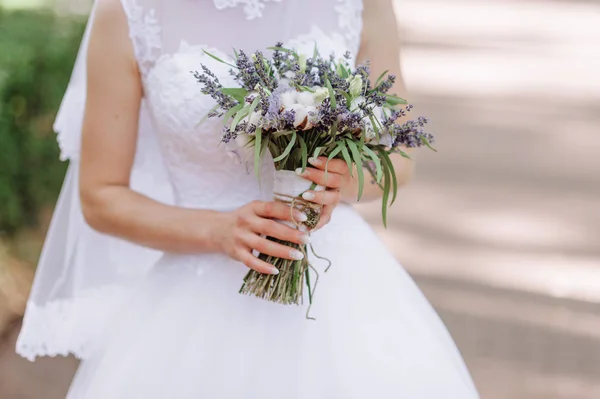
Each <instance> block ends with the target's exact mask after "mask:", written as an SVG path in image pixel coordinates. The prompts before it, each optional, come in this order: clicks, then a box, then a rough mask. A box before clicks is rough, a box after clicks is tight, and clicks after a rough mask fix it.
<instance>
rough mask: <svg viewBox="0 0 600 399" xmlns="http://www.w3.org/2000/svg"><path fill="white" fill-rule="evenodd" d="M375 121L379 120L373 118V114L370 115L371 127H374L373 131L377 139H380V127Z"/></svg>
mask: <svg viewBox="0 0 600 399" xmlns="http://www.w3.org/2000/svg"><path fill="white" fill-rule="evenodd" d="M375 119H377V118H375V117H373V113H369V120H370V121H371V126H373V130H375V134H376V135H377V138H379V126H378V125H377V123H376V122H375Z"/></svg>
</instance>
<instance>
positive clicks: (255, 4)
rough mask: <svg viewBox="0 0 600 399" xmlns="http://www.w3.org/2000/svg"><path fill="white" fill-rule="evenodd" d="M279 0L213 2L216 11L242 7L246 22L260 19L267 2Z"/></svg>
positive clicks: (227, 0) (221, 0) (226, 0)
mask: <svg viewBox="0 0 600 399" xmlns="http://www.w3.org/2000/svg"><path fill="white" fill-rule="evenodd" d="M280 1H281V0H213V3H214V4H215V7H216V8H217V9H218V10H224V9H226V8H234V7H237V6H239V5H242V4H243V5H244V14H246V18H247V19H248V20H251V19H255V18H260V17H262V10H263V8H265V3H267V2H280Z"/></svg>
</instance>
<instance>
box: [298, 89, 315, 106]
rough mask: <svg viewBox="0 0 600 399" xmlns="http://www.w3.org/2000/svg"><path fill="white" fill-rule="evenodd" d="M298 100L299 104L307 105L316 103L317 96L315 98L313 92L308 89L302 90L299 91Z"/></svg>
mask: <svg viewBox="0 0 600 399" xmlns="http://www.w3.org/2000/svg"><path fill="white" fill-rule="evenodd" d="M296 101H297V102H298V104H302V105H304V106H305V107H309V106H314V105H315V98H314V96H313V94H312V93H310V92H308V91H302V92H300V93H298V96H297V98H296Z"/></svg>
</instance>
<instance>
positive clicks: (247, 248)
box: [214, 201, 309, 274]
mask: <svg viewBox="0 0 600 399" xmlns="http://www.w3.org/2000/svg"><path fill="white" fill-rule="evenodd" d="M224 219H225V220H223V222H222V223H219V225H218V226H217V232H216V234H215V236H214V239H215V240H216V242H217V244H218V246H219V247H220V248H221V249H222V251H223V252H224V253H226V254H227V255H229V256H230V257H232V258H234V259H236V260H239V261H240V262H242V263H244V264H245V265H246V266H248V267H249V268H250V269H253V270H256V271H257V272H259V273H265V274H278V273H279V271H278V270H277V268H275V267H273V266H272V265H270V264H268V263H266V262H264V261H262V260H260V259H258V258H257V257H256V256H254V255H253V254H252V250H257V251H259V252H260V253H263V254H265V255H271V256H276V257H278V258H283V259H294V260H300V259H302V258H303V257H304V255H303V254H302V252H300V251H297V250H295V249H292V248H290V247H288V246H287V245H282V244H278V243H276V242H274V241H270V240H267V239H266V238H264V237H263V236H261V235H264V236H268V237H272V238H277V239H279V240H282V241H289V242H294V243H297V244H307V243H308V241H309V237H308V235H307V234H306V233H304V232H301V231H299V230H296V229H293V228H291V227H288V226H286V225H284V224H282V223H278V222H277V221H275V220H274V219H277V220H282V221H292V215H291V212H290V207H289V206H288V205H286V204H283V203H279V202H264V201H253V202H251V203H249V204H247V205H244V206H242V207H241V208H238V209H236V210H235V211H232V212H228V213H225V214H224ZM294 219H295V220H296V221H304V220H306V215H305V214H303V213H302V212H300V211H298V210H294Z"/></svg>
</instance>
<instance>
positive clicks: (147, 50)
mask: <svg viewBox="0 0 600 399" xmlns="http://www.w3.org/2000/svg"><path fill="white" fill-rule="evenodd" d="M122 3H123V8H124V9H125V13H126V14H127V20H128V22H129V36H130V37H131V41H132V42H133V48H134V51H135V58H136V59H137V61H138V64H139V67H140V72H141V73H142V75H144V76H145V75H146V74H147V73H148V71H150V69H152V67H153V66H154V63H155V62H156V60H157V59H158V57H159V56H160V55H161V52H162V38H161V36H162V28H161V26H160V24H159V23H158V19H157V18H156V14H155V12H154V10H153V9H150V10H145V9H144V8H143V7H142V6H140V5H139V4H138V3H137V1H136V0H122Z"/></svg>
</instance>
